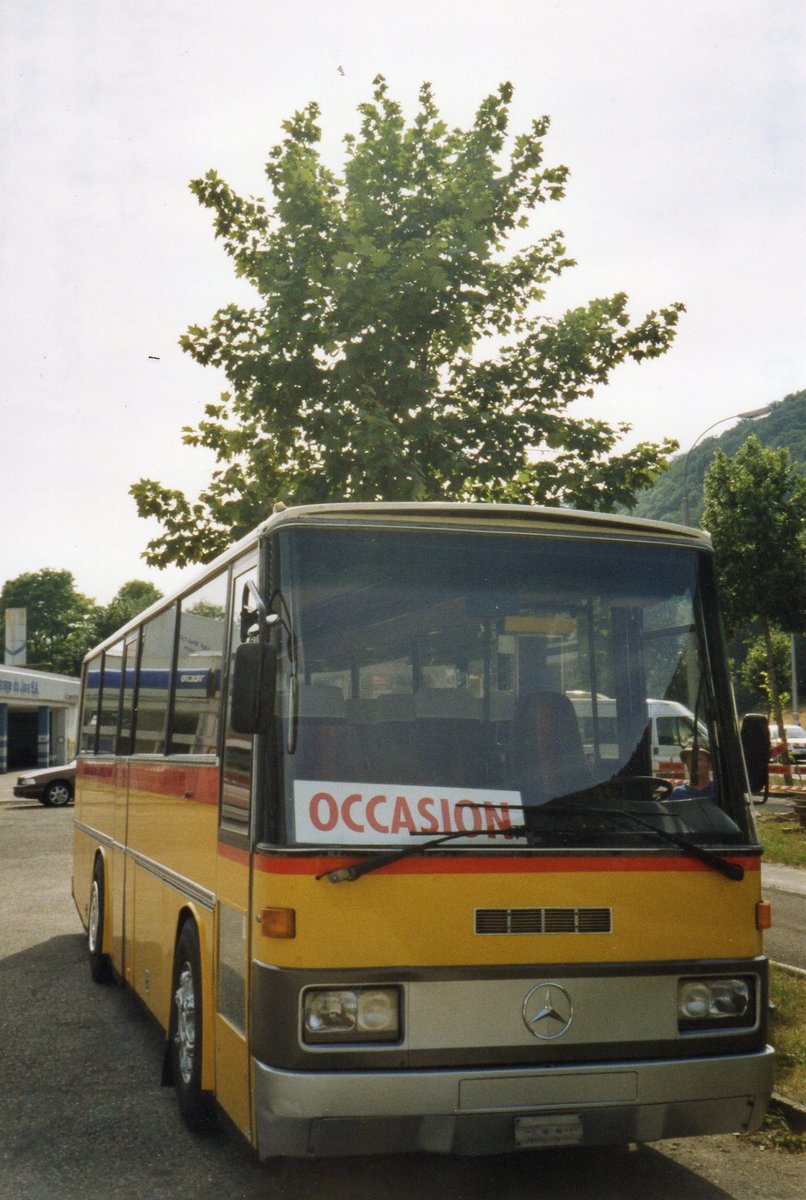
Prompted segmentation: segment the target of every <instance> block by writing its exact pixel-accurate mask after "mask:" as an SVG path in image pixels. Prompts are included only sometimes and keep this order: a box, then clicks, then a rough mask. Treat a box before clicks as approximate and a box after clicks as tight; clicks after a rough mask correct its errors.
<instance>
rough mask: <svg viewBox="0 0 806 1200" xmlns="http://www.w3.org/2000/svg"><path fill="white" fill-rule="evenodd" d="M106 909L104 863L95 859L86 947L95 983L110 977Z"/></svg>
mask: <svg viewBox="0 0 806 1200" xmlns="http://www.w3.org/2000/svg"><path fill="white" fill-rule="evenodd" d="M105 911H106V883H105V880H104V865H103V862H102V861H101V859H97V860H96V863H95V866H94V868H93V872H92V886H91V887H90V911H89V919H88V921H87V949H88V950H89V953H90V975H91V976H92V978H93V979H94V980H95V982H96V983H109V982H111V979H112V964H111V963H110V961H109V955H108V954H104V950H103V947H104V921H105Z"/></svg>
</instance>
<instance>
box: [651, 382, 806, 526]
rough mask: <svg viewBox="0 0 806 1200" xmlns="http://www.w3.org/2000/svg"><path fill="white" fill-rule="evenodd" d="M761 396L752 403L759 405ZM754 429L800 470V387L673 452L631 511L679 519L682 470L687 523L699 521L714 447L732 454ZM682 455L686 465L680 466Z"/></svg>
mask: <svg viewBox="0 0 806 1200" xmlns="http://www.w3.org/2000/svg"><path fill="white" fill-rule="evenodd" d="M763 404H764V402H763V400H760V401H759V405H758V407H763ZM751 433H754V434H755V435H756V437H757V438H758V440H759V441H760V442H761V444H762V445H763V446H775V447H776V448H779V447H781V446H787V447H788V448H789V452H790V454H791V455H792V461H793V463H794V464H796V465H797V467H798V469H799V470H800V471H801V472H802V473H804V474H806V390H804V391H800V392H794V393H793V394H792V395H790V396H786V397H785V398H784V399H783V400H781V401H779V402H778V403H776V404H775V405H774V407H773V409H772V411H771V412H770V413H769V414H768V415H767V416H766V417H759V418H758V419H757V420H755V421H753V420H747V421H740V422H739V423H738V425H734V426H732V427H731V428H730V429H728V430H726V431H725V433H723V434H721V435H719V436H714V437H707V438H705V439H704V440H703V441H702V442H699V443H698V444H697V445H696V446H695V447H694V449H693V450H692V451H691V452H690V453H689V452H687V451H685V452H684V453H682V454H679V455H676V456H675V457H674V458H673V459H672V462H671V466H670V468H669V470H668V471H665V472H664V474H663V475H661V477H660V478H659V479H658V481H657V483H656V484H655V486H654V487H652V488H648V489H647V490H646V491H644V492H641V493H640V495H639V496H638V501H637V503H636V505H635V507H634V508H632V509H631V510H630V513H631V515H632V516H635V517H649V518H650V519H652V520H657V521H675V522H678V523H679V522H681V521H682V519H683V511H684V504H683V483H684V472H685V479H686V482H687V487H688V498H689V523H690V524H691V525H699V523H700V518H701V516H702V505H703V499H702V485H703V479H704V477H705V475H706V472H707V471H708V468H709V466H710V465H711V459H712V458H713V456H714V453H715V452H716V451H717V450H721V451H722V452H723V453H724V454H727V455H728V456H730V457H732V456H733V455H734V454H735V453H736V451H737V450H738V449H739V447H740V446H741V445H742V443H743V442H744V441H745V439H746V438H748V437H749V436H750V434H751ZM687 456H688V466H687V467H686V466H685V462H686V457H687Z"/></svg>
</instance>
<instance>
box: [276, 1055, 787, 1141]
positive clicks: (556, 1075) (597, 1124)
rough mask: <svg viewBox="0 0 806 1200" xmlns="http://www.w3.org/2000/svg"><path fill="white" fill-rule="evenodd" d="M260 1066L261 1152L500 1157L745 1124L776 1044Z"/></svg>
mask: <svg viewBox="0 0 806 1200" xmlns="http://www.w3.org/2000/svg"><path fill="white" fill-rule="evenodd" d="M253 1070H254V1079H255V1105H256V1121H257V1147H258V1153H259V1154H260V1157H261V1158H268V1157H272V1156H275V1155H291V1156H297V1157H299V1156H307V1155H310V1156H320V1155H321V1156H330V1155H339V1154H375V1153H381V1154H383V1153H401V1152H404V1151H407V1150H411V1151H415V1150H420V1151H430V1152H432V1153H442V1154H451V1153H455V1154H493V1153H499V1152H506V1151H511V1150H516V1149H520V1148H528V1147H529V1146H535V1145H558V1144H559V1145H569V1144H583V1145H596V1144H607V1143H625V1142H651V1141H658V1140H659V1139H661V1138H669V1137H686V1136H699V1135H703V1134H711V1133H731V1132H742V1133H747V1132H750V1131H752V1130H753V1129H756V1128H758V1126H759V1125H760V1124H761V1121H762V1119H763V1117H764V1113H765V1111H766V1107H767V1104H768V1102H769V1098H770V1095H771V1093H772V1074H773V1051H772V1049H771V1047H769V1046H768V1047H766V1049H765V1050H763V1051H761V1052H759V1053H756V1054H746V1055H740V1056H735V1057H727V1058H725V1057H720V1058H696V1059H682V1060H681V1059H677V1060H674V1061H652V1062H627V1063H607V1064H599V1065H595V1066H585V1067H555V1068H551V1069H548V1070H546V1069H539V1070H523V1069H514V1068H513V1069H506V1070H494V1069H486V1070H471V1071H457V1070H444V1071H443V1070H436V1071H406V1070H401V1071H394V1072H392V1071H388V1072H364V1071H360V1072H359V1071H357V1072H341V1071H339V1072H335V1071H333V1072H329V1073H321V1074H317V1073H313V1072H311V1073H308V1072H305V1073H302V1072H300V1073H294V1072H288V1071H277V1070H274V1069H272V1068H271V1067H267V1066H265V1065H264V1064H263V1063H260V1062H257V1061H255V1060H253ZM554 1116H561V1117H562V1120H559V1121H552V1120H551V1118H552V1117H554Z"/></svg>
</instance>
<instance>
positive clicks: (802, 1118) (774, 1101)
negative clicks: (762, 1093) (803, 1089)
mask: <svg viewBox="0 0 806 1200" xmlns="http://www.w3.org/2000/svg"><path fill="white" fill-rule="evenodd" d="M770 1109H771V1110H772V1111H775V1112H778V1113H780V1114H781V1116H782V1117H784V1119H785V1120H786V1123H787V1125H788V1126H789V1128H790V1129H791V1130H792V1132H793V1133H806V1105H803V1104H798V1102H797V1100H788V1099H787V1097H786V1096H782V1095H781V1094H780V1092H773V1094H772V1098H771V1100H770Z"/></svg>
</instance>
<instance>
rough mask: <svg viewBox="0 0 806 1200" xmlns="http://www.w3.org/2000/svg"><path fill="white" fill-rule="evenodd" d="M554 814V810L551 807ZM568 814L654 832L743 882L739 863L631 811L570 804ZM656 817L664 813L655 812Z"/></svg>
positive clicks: (538, 810)
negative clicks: (604, 819) (600, 818)
mask: <svg viewBox="0 0 806 1200" xmlns="http://www.w3.org/2000/svg"><path fill="white" fill-rule="evenodd" d="M575 795H578V793H575V792H571V793H569V795H568V796H557V797H556V799H554V800H551V801H549V804H545V805H542V806H541V807H539V808H535V809H533V810H532V814H533V815H535V816H536V815H537V814H539V813H545V812H546V810H549V811H551V809H552V808H554V806H555V805H557V804H559V803H561V802H562V801H564V800H568V799H571V798H572V797H573V796H575ZM554 812H555V813H556V808H554ZM571 813H580V814H582V815H584V816H587V817H607V818H609V820H610V822H611V825H614V826H616V827H618V826H619V825H622V826H623V825H624V824H625V822H629V823H631V824H632V825H633V826H638V828H639V829H646V830H647V831H648V832H649V833H654V834H655V835H656V837H659V838H660V839H661V840H662V841H664V842H668V843H669V844H670V845H672V846H677V848H678V849H679V850H683V851H685V853H686V854H689V855H690V856H691V857H692V858H698V859H700V861H701V862H704V863H706V864H707V865H708V866H709V867H713V869H714V870H715V871H719V872H720V873H721V874H722V875H725V876H727V878H728V879H732V880H734V881H735V882H737V883H738V882H739V881H740V880H742V879H744V867H742V866H740V865H739V863H732V862H730V861H729V860H728V859H727V858H723V857H722V855H721V854H716V853H715V852H714V851H713V850H706V848H705V847H704V846H700V845H699V844H698V843H697V842H692V841H690V840H689V839H688V838H686V837H683V836H682V835H680V834H677V833H669V831H668V830H666V829H659V828H658V827H657V826H655V825H652V824H651V823H650V822H649V821H645V820H644V818H643V817H639V816H638V814H637V813H634V812H631V811H630V810H628V809H613V808H594V807H591V806H590V805H573V806H570V807H569V808H568V809H566V810H565V811H564V814H563V815H565V816H568V815H570V814H571ZM658 815H659V816H663V815H665V814H663V813H659V814H658Z"/></svg>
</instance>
